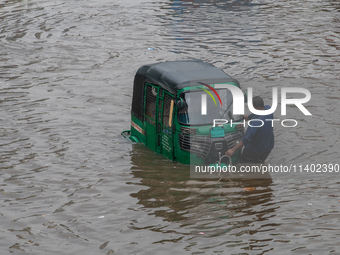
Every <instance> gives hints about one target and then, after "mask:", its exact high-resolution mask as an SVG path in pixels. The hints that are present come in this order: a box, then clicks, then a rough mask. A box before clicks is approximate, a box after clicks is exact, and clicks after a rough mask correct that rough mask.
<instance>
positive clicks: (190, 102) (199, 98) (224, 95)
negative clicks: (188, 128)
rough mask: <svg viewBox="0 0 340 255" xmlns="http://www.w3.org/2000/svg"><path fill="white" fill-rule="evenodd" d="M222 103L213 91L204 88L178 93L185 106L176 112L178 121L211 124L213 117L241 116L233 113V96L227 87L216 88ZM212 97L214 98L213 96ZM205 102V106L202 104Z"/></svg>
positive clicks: (191, 123)
mask: <svg viewBox="0 0 340 255" xmlns="http://www.w3.org/2000/svg"><path fill="white" fill-rule="evenodd" d="M216 91H217V93H218V95H219V96H220V98H221V102H222V105H221V103H220V101H219V99H218V98H217V96H216V95H215V94H214V93H211V95H209V94H208V93H207V92H206V91H204V90H196V91H189V92H184V93H182V94H181V95H180V97H181V98H182V99H184V101H185V102H186V107H185V108H184V109H180V110H179V112H178V121H179V122H180V123H181V124H184V125H212V124H213V121H214V119H226V120H228V121H230V118H231V119H232V120H233V121H236V120H240V119H241V118H242V116H240V115H233V114H232V112H233V97H232V94H231V92H230V91H229V90H228V89H217V90H216ZM213 97H214V98H213ZM205 102H206V107H204V104H205Z"/></svg>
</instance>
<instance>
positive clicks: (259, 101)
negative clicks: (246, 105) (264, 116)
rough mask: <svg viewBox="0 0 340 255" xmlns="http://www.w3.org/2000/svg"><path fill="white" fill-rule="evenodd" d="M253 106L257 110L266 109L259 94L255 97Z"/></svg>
mask: <svg viewBox="0 0 340 255" xmlns="http://www.w3.org/2000/svg"><path fill="white" fill-rule="evenodd" d="M253 106H254V108H255V109H256V110H263V109H264V102H263V99H262V98H261V97H259V96H256V97H253Z"/></svg>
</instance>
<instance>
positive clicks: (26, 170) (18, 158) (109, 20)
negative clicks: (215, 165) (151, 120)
mask: <svg viewBox="0 0 340 255" xmlns="http://www.w3.org/2000/svg"><path fill="white" fill-rule="evenodd" d="M0 22H1V23H0V24H1V27H0V61H1V62H0V83H1V84H0V180H1V182H0V185H1V187H0V191H1V193H0V198H1V206H0V208H1V210H0V224H1V228H0V249H1V250H0V254H113V253H114V254H148V255H150V254H340V241H339V239H340V222H339V216H340V213H339V205H340V204H339V202H340V194H339V184H340V181H339V174H340V173H338V174H334V173H333V174H330V173H303V174H300V173H290V174H278V173H271V174H267V175H264V176H260V177H261V178H255V179H252V178H239V179H235V178H234V179H224V180H221V181H220V182H218V181H217V180H202V179H199V180H194V179H190V177H189V171H188V167H187V166H183V165H180V164H178V163H175V162H170V161H169V160H167V159H165V158H163V157H162V156H159V155H157V154H155V153H153V152H151V151H149V150H148V149H147V148H145V147H144V146H142V145H138V144H137V145H132V144H131V143H130V142H128V141H126V140H124V139H123V138H122V137H121V136H120V132H121V131H122V130H125V129H129V124H130V103H131V93H132V81H133V76H134V73H135V72H136V70H137V68H138V67H139V66H141V65H143V64H146V63H153V62H157V61H166V60H175V59H202V60H204V61H207V62H210V63H213V64H214V65H216V66H218V67H220V68H222V69H223V70H225V71H226V72H227V73H229V74H230V75H231V76H233V77H235V78H237V79H239V80H240V82H241V85H242V86H243V87H244V88H246V87H249V86H251V87H253V88H254V91H255V92H256V93H258V94H262V95H263V97H264V98H265V99H267V100H268V101H269V102H268V103H270V95H271V87H273V86H296V87H304V88H307V89H309V90H310V92H311V93H312V100H311V101H310V102H309V103H308V104H307V107H308V109H309V110H310V111H311V113H312V114H313V116H312V117H305V116H304V115H303V114H302V113H301V112H299V111H298V110H296V111H295V110H294V109H293V108H292V109H290V110H288V113H289V114H290V118H295V119H297V120H298V121H299V125H298V127H297V128H295V129H286V128H283V127H281V126H280V125H278V126H277V127H276V128H275V138H276V145H275V149H274V150H273V152H272V153H271V154H270V156H269V158H268V161H267V163H269V164H272V165H280V164H285V165H288V164H291V163H293V164H301V165H306V164H308V163H315V164H316V163H327V164H336V163H337V164H339V163H340V162H339V159H338V155H339V149H340V145H339V137H340V136H339V133H338V130H339V128H340V120H339V114H338V113H339V111H338V108H339V106H340V103H339V98H340V93H339V78H340V64H339V61H340V55H339V50H340V3H339V2H338V1H317V0H310V1H304V0H295V1H293V0H290V1H283V0H281V1H264V0H263V1H262V0H255V1H247V0H243V1H242V0H239V1H237V0H234V1H231V0H230V1H208V0H206V1H203V0H201V1H171V0H168V1H165V0H163V1H161V0H160V1H151V0H149V1H147V0H146V1H137V0H131V1H123V0H115V1H108V0H101V1H94V0H88V1H85V0H84V1H80V0H78V1H60V0H55V1H47V0H36V1H34V0H26V1H24V0H22V1H18V0H13V1H11V0H9V1H3V0H2V1H0ZM149 48H151V49H149ZM247 187H253V188H255V189H253V188H250V189H244V188H247ZM203 233H204V234H203Z"/></svg>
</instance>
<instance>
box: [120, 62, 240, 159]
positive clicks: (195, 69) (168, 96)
mask: <svg viewBox="0 0 340 255" xmlns="http://www.w3.org/2000/svg"><path fill="white" fill-rule="evenodd" d="M221 84H229V85H233V86H237V87H240V85H239V82H238V81H237V80H236V79H233V78H231V77H230V76H229V75H227V74H226V73H224V72H223V71H222V70H221V69H219V68H217V67H215V66H213V65H211V64H209V63H205V62H202V61H169V62H161V63H155V64H150V65H144V66H142V67H140V68H139V69H138V71H137V73H136V75H135V79H134V86H133V97H132V109H131V130H128V131H124V132H123V135H124V136H125V135H126V134H129V139H130V140H131V141H134V142H140V143H143V144H145V145H146V146H147V147H149V148H150V149H151V150H153V151H155V152H157V153H159V154H163V155H164V156H165V157H167V158H169V159H171V160H176V161H178V162H180V163H183V164H202V165H203V164H214V163H215V162H216V161H218V160H219V157H220V155H224V153H225V152H226V151H227V150H228V149H230V148H231V147H233V146H235V145H236V143H237V142H239V141H240V140H241V138H242V136H243V134H244V125H242V124H243V123H244V122H242V121H241V120H242V119H241V118H240V116H238V118H237V116H232V114H231V112H232V102H233V99H232V94H231V93H230V91H229V90H228V89H216V90H215V89H213V90H215V92H217V93H215V92H214V93H213V92H212V91H211V88H217V87H219V86H220V85H221ZM220 87H221V86H220ZM209 88H210V89H209ZM217 97H218V99H219V100H217V99H216V98H217ZM201 100H205V102H206V103H205V104H206V108H205V109H206V110H205V112H204V110H202V109H203V108H202V106H201V105H202V102H201ZM204 113H205V114H204ZM226 113H228V114H226ZM213 119H226V120H229V122H228V123H226V124H223V125H220V126H219V127H217V128H219V130H216V129H217V128H213ZM237 119H238V120H237ZM231 120H233V123H232V124H230V121H231ZM239 159H240V152H236V153H235V154H234V155H233V157H232V162H233V163H237V162H238V161H239Z"/></svg>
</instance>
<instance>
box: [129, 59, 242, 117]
mask: <svg viewBox="0 0 340 255" xmlns="http://www.w3.org/2000/svg"><path fill="white" fill-rule="evenodd" d="M199 82H203V83H207V84H215V83H225V82H234V83H236V84H237V85H238V86H239V82H238V81H237V80H236V79H234V78H232V77H230V76H229V75H228V74H226V73H225V72H223V71H222V70H221V69H219V68H218V67H215V66H213V65H212V64H209V63H206V62H203V61H198V60H185V61H168V62H160V63H154V64H149V65H144V66H142V67H140V68H139V69H138V71H137V73H136V75H135V80H134V87H133V99H132V109H131V111H132V113H133V114H134V115H135V116H136V117H138V118H139V119H142V117H143V98H144V86H145V83H151V84H154V85H159V86H161V87H162V88H164V89H165V90H167V91H168V92H169V93H171V94H173V95H175V96H176V94H177V91H178V90H181V89H183V88H185V87H190V86H195V85H199Z"/></svg>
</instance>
